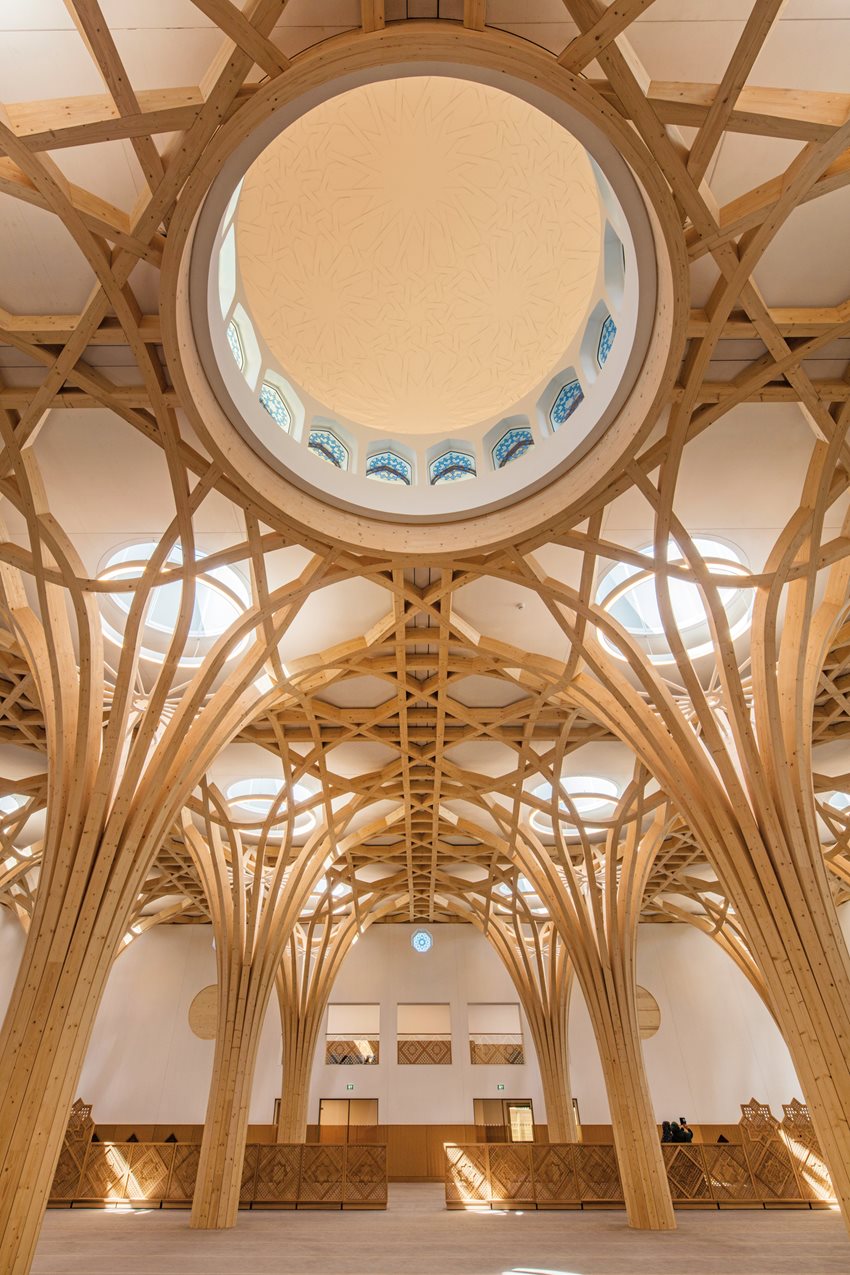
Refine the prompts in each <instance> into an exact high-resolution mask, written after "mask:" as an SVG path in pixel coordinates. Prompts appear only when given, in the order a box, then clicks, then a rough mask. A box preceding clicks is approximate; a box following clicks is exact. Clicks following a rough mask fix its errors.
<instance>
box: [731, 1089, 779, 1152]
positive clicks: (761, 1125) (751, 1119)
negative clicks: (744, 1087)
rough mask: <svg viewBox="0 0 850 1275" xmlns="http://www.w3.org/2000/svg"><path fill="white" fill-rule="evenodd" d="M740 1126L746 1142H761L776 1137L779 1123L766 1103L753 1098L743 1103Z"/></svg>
mask: <svg viewBox="0 0 850 1275" xmlns="http://www.w3.org/2000/svg"><path fill="white" fill-rule="evenodd" d="M738 1124H739V1126H740V1129H741V1133H742V1134H743V1138H744V1141H745V1142H760V1141H763V1140H768V1141H769V1140H770V1139H771V1138H775V1137H776V1131H777V1129H778V1127H779V1121H778V1120H777V1119H776V1117H775V1116H774V1114H773V1112H772V1111H771V1110H770V1107H769V1106H768V1105H767V1103H766V1102H759V1100H758V1098H751V1099H750V1101H749V1102H742V1103H741V1119H740V1120H739V1121H738Z"/></svg>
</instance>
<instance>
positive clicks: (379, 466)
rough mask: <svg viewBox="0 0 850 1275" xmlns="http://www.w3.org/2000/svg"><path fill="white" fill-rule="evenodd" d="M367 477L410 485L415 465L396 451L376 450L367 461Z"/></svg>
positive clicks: (378, 480)
mask: <svg viewBox="0 0 850 1275" xmlns="http://www.w3.org/2000/svg"><path fill="white" fill-rule="evenodd" d="M366 477H367V478H374V479H376V481H377V482H381V483H404V485H405V487H409V486H410V483H411V480H412V478H413V466H412V465H411V464H410V462H409V461H406V460H405V459H404V457H403V456H397V455H396V453H395V452H390V451H385V452H375V454H374V455H373V456H370V457H369V459H368V460H367V461H366Z"/></svg>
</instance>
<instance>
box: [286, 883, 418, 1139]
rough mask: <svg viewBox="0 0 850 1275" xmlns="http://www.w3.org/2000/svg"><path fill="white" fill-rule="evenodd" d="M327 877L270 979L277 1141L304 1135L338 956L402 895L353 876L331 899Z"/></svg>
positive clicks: (395, 888)
mask: <svg viewBox="0 0 850 1275" xmlns="http://www.w3.org/2000/svg"><path fill="white" fill-rule="evenodd" d="M333 881H334V878H333V876H332V875H328V876H326V879H325V889H324V893H323V895H322V897H321V899H319V900H317V901H316V902H315V904H314V907H313V911H312V913H311V914H310V915H309V916H307V917H305V918H302V920H301V921H300V922H299V923H298V925H296V927H295V929H294V930H293V932H292V934H291V935H290V936H289V939H288V941H287V943H286V946H285V949H284V953H283V958H282V960H281V963H280V966H279V967H278V971H277V976H276V978H275V985H276V987H277V994H278V1004H279V1006H280V1025H281V1031H282V1033H283V1051H282V1058H283V1068H282V1076H281V1096H280V1111H279V1115H278V1124H277V1140H278V1142H303V1141H304V1140H305V1138H306V1136H307V1103H308V1100H309V1096H310V1072H311V1070H312V1066H313V1058H314V1056H315V1053H316V1046H317V1044H318V1040H319V1033H320V1030H321V1026H322V1019H323V1016H324V1012H325V1008H326V1007H327V1003H328V998H329V997H330V994H331V990H332V988H333V985H334V980H335V979H336V976H337V974H338V973H339V968H340V966H341V964H342V962H343V960H344V959H345V957H346V955H347V954H348V952H349V951H350V950H351V947H352V945H353V944H354V943H355V942H356V941H357V939H358V938H359V937H360V936H361V935H362V934H364V933H365V932H366V930H367V929H368V927H369V926H370V925H371V924H372V922H373V921H375V920H377V919H378V918H379V917H380V916H383V915H384V914H385V913H386V912H387V911H389V910H391V909H392V908H394V907H398V906H401V905H402V903H403V902H404V901H405V900H406V899H407V897H408V896H407V894H400V893H399V888H400V887H399V884H398V882H397V881H396V880H395V879H394V878H393V879H391V880H390V881H389V882H386V883H383V884H382V885H381V886H380V887H379V888H378V889H374V888H372V887H370V886H367V885H364V884H362V883H360V882H358V881H357V879H356V878H354V879H353V880H352V881H351V882H350V883H349V884H350V888H351V891H352V893H351V894H348V895H343V896H341V897H339V898H337V897H335V895H334V886H333ZM402 884H403V883H402ZM355 896H356V897H355Z"/></svg>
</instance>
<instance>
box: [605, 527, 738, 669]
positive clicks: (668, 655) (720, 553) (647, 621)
mask: <svg viewBox="0 0 850 1275" xmlns="http://www.w3.org/2000/svg"><path fill="white" fill-rule="evenodd" d="M693 543H694V546H695V547H696V549H697V551H698V552H699V553H700V554H701V555H702V557H703V559H704V561H705V564H706V566H707V568H708V571H709V574H711V575H725V576H730V575H731V576H740V577H741V579H746V578H747V577H748V576H749V574H750V573H749V568H748V567H747V565H746V563H745V562H744V559H743V558H742V556H741V554H740V553H739V552H738V550H737V549H734V548H733V547H732V546H731V545H728V544H723V543H722V542H721V541H719V540H713V539H707V538H705V537H694V541H693ZM638 552H639V553H642V554H646V555H647V557H652V556H653V554H654V546H653V545H645V546H644V547H643V548H642V549H640V550H639V551H638ZM667 561H668V562H681V563H684V562H685V556H684V554H683V553H682V551H681V549H680V548H679V546H678V545H677V544H676V542H675V541H674V540H670V541H669V543H668V546H667ZM719 594H720V601H721V604H722V606H723V608H724V610H725V612H726V616H727V619H728V621H729V629H730V634H731V637H732V638H733V639H734V638H737V637H740V636H741V634H742V633H744V632H746V630H747V629H748V628H749V626H750V621H751V619H752V613H753V602H754V593H753V590H752V589H744V588H741V589H736V588H721V589H720V590H719ZM596 602H597V605H599V606H602V607H603V608H604V609H605V610H606V611H607V612H608V613H609V614H610V615H611V616H613V618H614V619H615V620H617V622H618V623H619V624H620V625H622V627H623V628H624V629H625V630H626V632H627V633H630V634H631V635H632V636H633V637H634V638H636V639H637V641H638V643H639V644H640V646H641V647H642V648H643V649H644V650H645V651H646V653H647V656H648V658H649V660H650V662H651V663H653V664H671V663H673V660H674V656H673V653H672V651H671V649H670V644H669V643H668V641H667V638H666V636H665V633H664V625H663V623H662V620H661V613H660V610H659V607H658V594H657V592H656V586H655V574H654V572H653V569H652V566H651V564H647V567H646V570H645V571H642V570H641V569H640V567H638V566H635V565H633V564H632V563H625V562H618V563H617V564H616V565H615V566H613V567H612V568H611V569H610V570H609V571H608V572H606V574H605V575H604V576H603V577H602V580H601V582H600V584H599V587H598V589H597V591H596ZM670 602H671V605H672V608H673V617H674V619H675V621H676V626H677V628H678V630H679V633H680V635H681V638H682V642H683V643H684V646H685V649H686V650H687V651H688V652H689V654H690V655H691V656H693V657H695V658H696V657H699V656H701V655H708V654H710V653H711V652H712V651H713V650H714V642H713V640H712V637H711V627H710V624H709V620H708V613H707V611H706V609H705V604H704V603H703V599H702V594H701V593H700V590H699V588H698V586H697V585H696V584H689V583H688V582H687V581H685V580H679V579H671V580H670ZM597 632H598V636H599V638H600V641H601V642H602V645H603V646H604V647H605V649H606V650H608V651H610V652H611V654H612V655H615V656H617V658H618V659H625V656H624V655H623V653H622V652H621V651H620V649H619V647H617V646H616V645H615V644H614V643H613V642H612V641H611V639H610V638H608V637H607V636H606V635H605V633H603V632H602V631H601V630H597Z"/></svg>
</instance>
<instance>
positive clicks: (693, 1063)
mask: <svg viewBox="0 0 850 1275" xmlns="http://www.w3.org/2000/svg"><path fill="white" fill-rule="evenodd" d="M841 922H842V927H843V929H844V933H845V936H846V937H847V938H848V941H850V905H847V906H845V907H844V908H842V909H841ZM431 930H432V933H433V934H434V938H435V944H434V947H433V949H432V951H431V952H429V953H427V954H426V955H418V954H417V953H415V952H414V951H413V950H412V948H411V947H410V943H409V934H410V931H411V927H409V926H395V925H393V926H386V925H379V926H373V927H372V929H371V930H369V931H368V932H367V933H366V934H365V935H364V936H363V938H362V939H361V940H360V942H359V943H358V944H357V946H356V947H355V948H353V949H352V952H351V954H350V955H349V957H348V959H347V960H346V962H345V964H344V965H343V968H342V970H341V971H340V976H339V979H338V981H337V985H336V987H335V989H334V992H333V997H332V999H333V1000H334V1001H335V1002H338V1003H344V1002H361V1003H362V1002H374V1001H380V1002H381V1057H382V1062H381V1063H380V1065H379V1066H377V1067H326V1066H324V1064H323V1062H322V1056H321V1053H320V1054H319V1056H318V1057H317V1059H316V1062H315V1065H314V1068H313V1076H312V1087H311V1097H310V1109H309V1117H310V1120H311V1121H315V1119H316V1116H317V1110H318V1102H319V1099H320V1098H323V1097H325V1098H332V1097H346V1096H351V1095H349V1094H348V1091H347V1090H346V1088H345V1085H346V1084H347V1083H353V1084H355V1085H356V1089H355V1090H354V1094H353V1096H354V1097H377V1098H378V1099H379V1102H380V1118H381V1121H382V1122H383V1123H387V1124H412V1123H423V1124H429V1123H469V1122H470V1121H471V1118H472V1100H473V1098H477V1097H496V1096H498V1091H497V1090H496V1084H497V1083H499V1082H500V1081H502V1082H503V1083H504V1084H505V1086H506V1088H505V1090H504V1096H506V1097H516V1098H531V1099H532V1100H533V1102H534V1109H535V1115H536V1117H537V1119H538V1121H542V1119H543V1118H544V1109H543V1101H542V1095H541V1092H540V1082H539V1076H538V1072H537V1067H536V1065H535V1063H534V1058H533V1049H532V1047H531V1042H530V1040H529V1038H528V1032H527V1029H526V1028H525V1027H524V1032H525V1039H526V1057H527V1059H529V1062H528V1063H527V1065H526V1066H525V1067H522V1068H520V1067H472V1066H471V1064H470V1063H469V1062H468V1049H467V1016H466V1006H467V1004H468V1003H472V1002H474V1003H479V1002H486V1001H494V1002H512V1001H515V1000H516V995H515V993H514V991H513V988H512V985H511V983H510V980H509V979H508V976H507V974H505V973H504V971H503V970H502V967H501V965H500V964H499V961H498V959H497V957H496V956H495V954H494V953H493V951H492V950H491V948H490V947H489V945H488V944H487V942H486V940H485V939H483V938H482V937H481V936H480V935H479V934H478V933H477V932H475V931H473V930H471V929H468V928H467V927H461V926H432V927H431ZM23 943H24V940H23V934H22V932H21V930H20V927H19V926H18V923H17V922H16V921H15V920H14V918H12V917H11V916H10V915H9V913H8V912H6V911H5V909H0V1014H2V1013H4V1012H5V1008H6V1005H7V1004H8V1000H9V997H10V995H11V991H12V987H13V985H14V980H15V975H16V973H17V968H18V965H19V963H20V958H21V953H22V951H23ZM638 978H639V981H640V982H641V983H642V984H643V986H644V987H646V988H648V990H649V991H650V992H652V994H653V995H654V996H655V998H656V1000H657V1001H658V1004H659V1007H660V1009H661V1027H660V1030H659V1032H658V1034H657V1035H656V1036H654V1037H653V1038H652V1039H650V1040H648V1041H646V1042H645V1043H644V1056H645V1058H646V1064H647V1071H648V1074H649V1081H650V1088H651V1092H652V1096H653V1101H654V1103H655V1108H656V1115H657V1117H658V1119H659V1120H660V1119H667V1118H670V1117H671V1116H678V1115H686V1116H687V1117H688V1119H689V1120H691V1121H693V1122H694V1123H699V1122H700V1121H703V1122H706V1123H714V1122H718V1123H720V1122H723V1123H725V1122H727V1121H736V1120H737V1119H738V1116H739V1114H740V1112H739V1110H738V1108H739V1104H740V1103H741V1102H744V1101H746V1099H748V1098H749V1097H751V1096H752V1095H755V1097H757V1098H761V1099H763V1100H766V1101H768V1102H769V1103H770V1104H771V1105H772V1107H773V1109H774V1112H775V1113H776V1114H777V1115H778V1114H780V1112H781V1103H782V1102H787V1101H789V1100H790V1099H791V1098H792V1097H793V1096H795V1095H797V1096H802V1095H801V1093H800V1087H799V1085H798V1083H797V1081H796V1077H795V1075H794V1070H793V1067H792V1066H791V1061H790V1058H789V1056H788V1052H787V1050H786V1048H785V1045H784V1044H783V1042H782V1039H781V1037H780V1035H779V1032H778V1031H777V1029H776V1028H775V1026H774V1024H773V1021H772V1019H771V1018H770V1015H769V1014H768V1013H767V1011H766V1010H765V1009H764V1007H763V1005H762V1004H761V1002H760V1001H759V999H758V997H757V996H756V994H755V992H754V991H753V990H752V988H751V987H750V985H749V983H748V982H747V981H746V979H745V978H744V977H743V975H742V974H740V973H739V971H738V970H737V968H736V967H735V966H734V965H733V964H732V962H731V961H730V960H729V959H728V958H727V957H725V956H724V954H723V953H722V952H721V951H720V950H719V948H717V947H716V946H715V945H714V944H713V943H712V941H711V940H710V939H708V938H706V937H705V936H704V935H702V934H700V933H698V932H697V931H696V930H693V929H692V928H691V927H689V926H643V927H641V933H640V938H639V944H638ZM214 979H215V960H214V954H213V951H212V945H211V933H210V930H209V928H208V927H206V926H175V925H171V926H162V927H161V928H157V929H154V930H152V931H150V932H149V933H147V934H145V935H143V936H142V937H141V938H140V939H138V940H136V942H134V943H133V944H132V945H131V946H130V947H129V948H128V950H127V951H126V952H125V953H124V954H122V956H121V957H120V958H119V960H118V961H117V962H116V965H115V968H114V970H113V972H112V975H111V977H110V980H109V983H108V985H107V989H106V994H105V996H104V1000H103V1004H102V1006H101V1009H100V1012H99V1014H98V1017H97V1021H96V1024H95V1029H94V1033H93V1037H92V1042H91V1046H90V1049H89V1052H88V1056H87V1058H86V1062H85V1065H84V1068H83V1075H82V1078H81V1081H80V1085H79V1090H78V1092H79V1093H80V1095H82V1096H84V1097H85V1098H86V1099H88V1100H90V1101H92V1102H93V1103H94V1107H95V1117H96V1119H98V1120H100V1121H101V1122H102V1123H106V1124H111V1123H122V1124H123V1123H139V1124H167V1123H171V1122H173V1123H179V1124H196V1123H200V1122H202V1121H203V1118H204V1111H205V1107H206V1099H207V1089H208V1085H209V1077H210V1072H211V1068H212V1056H213V1045H212V1042H211V1041H202V1040H198V1039H197V1037H195V1036H194V1035H193V1033H192V1032H191V1031H190V1029H189V1026H188V1021H187V1014H188V1009H189V1005H190V1003H191V1001H192V998H193V997H194V996H195V995H196V993H197V992H198V991H200V989H201V988H202V987H204V986H205V985H206V984H208V983H211V982H213V981H214ZM417 1000H421V1001H423V1002H448V1003H449V1004H451V1006H452V1026H453V1035H454V1042H453V1056H454V1059H455V1061H454V1064H453V1066H452V1067H398V1066H397V1065H396V1064H395V1062H394V1056H395V1047H394V1042H395V1027H396V1005H397V1004H398V1003H399V1002H415V1001H417ZM570 1031H571V1042H570V1048H571V1068H572V1082H573V1091H574V1093H575V1096H576V1097H577V1098H578V1101H579V1107H580V1111H581V1117H582V1120H583V1121H584V1122H585V1123H587V1124H597V1123H603V1124H604V1123H607V1122H608V1120H609V1114H608V1105H607V1101H606V1098H605V1090H604V1085H603V1083H602V1077H601V1074H600V1071H599V1063H598V1057H597V1054H596V1047H595V1044H594V1042H593V1035H592V1032H591V1029H590V1024H589V1020H588V1017H587V1011H586V1009H585V1007H584V1004H583V1002H582V1000H581V996H580V994H576V995H575V997H574V1002H573V1007H572V1013H571V1017H570ZM279 1084H280V1027H279V1017H278V1011H277V1004H276V1001H275V1000H274V998H273V1000H272V1004H271V1006H270V1009H269V1014H268V1017H267V1020H266V1023H265V1026H264V1031H263V1038H262V1042H261V1047H260V1053H259V1058H258V1064H257V1075H256V1079H255V1084H254V1091H253V1097H252V1103H251V1120H252V1122H256V1123H268V1122H270V1121H271V1118H272V1112H273V1108H274V1099H275V1098H276V1097H277V1095H278V1092H279Z"/></svg>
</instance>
